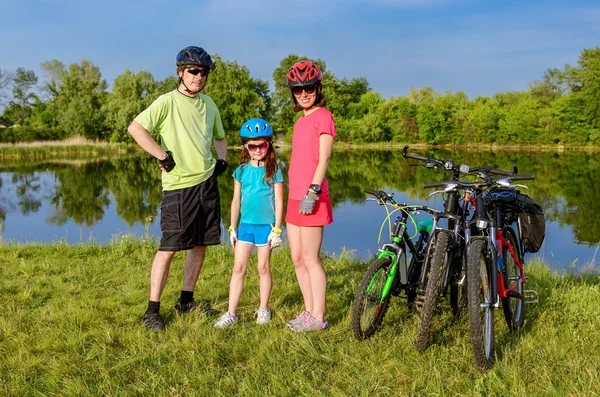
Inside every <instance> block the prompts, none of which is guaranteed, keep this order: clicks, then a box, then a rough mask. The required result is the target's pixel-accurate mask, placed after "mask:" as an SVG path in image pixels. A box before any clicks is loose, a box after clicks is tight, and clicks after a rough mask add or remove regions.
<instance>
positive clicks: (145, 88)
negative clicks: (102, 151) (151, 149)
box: [102, 69, 159, 142]
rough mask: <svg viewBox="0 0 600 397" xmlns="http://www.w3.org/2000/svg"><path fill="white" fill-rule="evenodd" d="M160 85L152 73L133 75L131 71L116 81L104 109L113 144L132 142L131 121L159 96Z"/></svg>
mask: <svg viewBox="0 0 600 397" xmlns="http://www.w3.org/2000/svg"><path fill="white" fill-rule="evenodd" d="M158 87H159V86H158V84H157V82H156V81H155V80H154V77H153V76H152V74H151V73H150V72H146V71H140V72H138V73H136V74H133V73H132V72H131V71H130V70H129V69H127V70H125V72H124V73H123V74H121V75H119V76H117V78H116V79H115V81H114V83H113V89H112V95H110V96H109V97H108V100H107V102H106V104H105V105H104V107H103V108H102V110H103V112H104V117H105V120H106V126H107V129H108V133H109V135H110V136H109V139H110V140H111V141H113V142H123V141H125V142H131V141H132V138H131V136H130V135H129V134H128V133H127V127H128V126H129V124H130V123H131V121H132V120H133V119H134V118H135V116H137V115H138V114H139V113H140V112H141V111H142V110H144V109H145V108H146V107H148V105H150V103H152V102H153V101H154V100H155V99H156V98H158V96H159V90H158Z"/></svg>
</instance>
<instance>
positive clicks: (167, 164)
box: [158, 152, 175, 172]
mask: <svg viewBox="0 0 600 397" xmlns="http://www.w3.org/2000/svg"><path fill="white" fill-rule="evenodd" d="M166 153H167V157H166V158H165V159H164V160H158V162H159V164H160V165H161V167H163V168H164V169H165V171H167V172H171V170H172V169H173V168H175V160H174V159H173V153H171V152H166Z"/></svg>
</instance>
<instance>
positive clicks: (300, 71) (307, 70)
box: [287, 61, 323, 88]
mask: <svg viewBox="0 0 600 397" xmlns="http://www.w3.org/2000/svg"><path fill="white" fill-rule="evenodd" d="M322 78H323V73H322V72H321V69H319V67H318V66H317V64H316V63H312V62H310V61H300V62H296V63H295V64H294V65H293V66H292V67H291V68H290V70H289V71H288V74H287V83H288V86H289V87H290V88H292V87H303V86H306V85H316V84H317V83H320V82H321V79H322Z"/></svg>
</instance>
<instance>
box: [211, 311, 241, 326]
mask: <svg viewBox="0 0 600 397" xmlns="http://www.w3.org/2000/svg"><path fill="white" fill-rule="evenodd" d="M237 321H238V316H236V315H235V314H231V313H229V312H226V313H225V314H223V315H222V316H221V318H220V319H219V321H217V322H216V323H215V325H214V327H215V328H225V327H229V326H231V325H233V324H235V323H237Z"/></svg>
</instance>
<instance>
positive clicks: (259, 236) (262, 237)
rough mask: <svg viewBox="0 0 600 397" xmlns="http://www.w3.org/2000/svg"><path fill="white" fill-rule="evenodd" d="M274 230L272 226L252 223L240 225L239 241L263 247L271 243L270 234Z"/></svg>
mask: <svg viewBox="0 0 600 397" xmlns="http://www.w3.org/2000/svg"><path fill="white" fill-rule="evenodd" d="M271 230H273V226H271V225H268V224H267V225H252V224H250V223H240V227H239V228H238V241H240V242H242V243H248V244H254V245H256V246H257V247H262V246H264V245H267V244H268V243H269V234H270V233H271Z"/></svg>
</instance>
